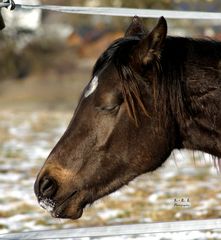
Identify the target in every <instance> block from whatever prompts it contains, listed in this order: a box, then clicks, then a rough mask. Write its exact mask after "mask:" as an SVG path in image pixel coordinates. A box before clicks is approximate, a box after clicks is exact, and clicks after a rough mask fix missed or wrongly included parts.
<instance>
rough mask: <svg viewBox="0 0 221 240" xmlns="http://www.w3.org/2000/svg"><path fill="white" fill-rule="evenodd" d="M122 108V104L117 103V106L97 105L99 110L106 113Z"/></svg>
mask: <svg viewBox="0 0 221 240" xmlns="http://www.w3.org/2000/svg"><path fill="white" fill-rule="evenodd" d="M119 108H120V105H119V104H117V105H115V106H107V107H106V106H105V107H97V110H98V111H100V112H106V113H114V112H117V110H118V109H119Z"/></svg>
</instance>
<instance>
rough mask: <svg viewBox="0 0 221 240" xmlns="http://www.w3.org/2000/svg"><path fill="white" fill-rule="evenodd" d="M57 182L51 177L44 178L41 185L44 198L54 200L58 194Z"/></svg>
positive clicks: (40, 189)
mask: <svg viewBox="0 0 221 240" xmlns="http://www.w3.org/2000/svg"><path fill="white" fill-rule="evenodd" d="M57 189H58V185H57V182H56V181H55V180H54V179H53V178H51V177H44V178H43V179H42V180H41V181H40V184H39V193H40V195H41V196H42V197H47V198H52V197H53V196H54V195H55V193H56V192H57Z"/></svg>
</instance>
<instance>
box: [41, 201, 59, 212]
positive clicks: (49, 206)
mask: <svg viewBox="0 0 221 240" xmlns="http://www.w3.org/2000/svg"><path fill="white" fill-rule="evenodd" d="M39 205H40V206H41V207H42V208H44V209H45V210H46V211H48V212H52V211H53V210H54V207H55V203H54V202H53V201H52V200H51V199H48V198H46V199H43V200H40V201H39Z"/></svg>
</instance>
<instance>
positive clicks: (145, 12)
mask: <svg viewBox="0 0 221 240" xmlns="http://www.w3.org/2000/svg"><path fill="white" fill-rule="evenodd" d="M12 3H14V2H11V1H7V2H3V3H0V8H1V7H9V8H13V9H14V8H15V9H17V8H22V9H41V10H50V11H57V12H61V13H73V14H90V15H105V16H121V17H133V16H135V15H137V16H139V17H143V18H158V17H160V16H164V17H166V18H168V19H200V20H221V13H218V12H197V11H174V10H154V9H136V8H116V7H79V6H57V5H27V4H16V3H14V4H12Z"/></svg>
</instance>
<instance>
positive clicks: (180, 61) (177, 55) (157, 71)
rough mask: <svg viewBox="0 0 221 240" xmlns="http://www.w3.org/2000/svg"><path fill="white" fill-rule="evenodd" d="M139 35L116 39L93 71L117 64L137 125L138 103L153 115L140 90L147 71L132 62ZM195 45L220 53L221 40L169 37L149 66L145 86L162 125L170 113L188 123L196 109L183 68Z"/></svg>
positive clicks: (220, 163)
mask: <svg viewBox="0 0 221 240" xmlns="http://www.w3.org/2000/svg"><path fill="white" fill-rule="evenodd" d="M140 39H141V37H140V36H136V37H127V38H121V39H118V40H116V41H115V42H114V43H112V44H111V45H110V46H109V47H108V48H107V50H106V51H105V52H104V53H103V54H102V55H101V57H100V58H99V59H98V60H97V62H96V64H95V66H94V69H93V75H96V74H97V73H98V72H99V71H100V70H101V69H103V68H105V67H106V66H108V65H109V64H110V63H113V64H114V66H115V67H116V69H117V71H118V73H119V76H120V81H121V84H122V90H123V95H124V100H125V102H126V104H127V109H128V114H129V116H130V117H131V118H132V119H133V120H134V122H135V123H136V125H138V124H139V117H138V114H139V110H138V106H139V107H140V108H141V109H142V111H143V113H144V114H145V115H146V116H148V117H151V112H149V111H148V109H146V107H145V104H144V102H145V99H143V96H142V94H141V92H142V91H143V89H140V88H139V84H138V83H139V81H144V82H145V81H146V82H148V79H147V78H146V76H145V75H144V76H141V75H140V74H138V73H137V72H136V71H135V70H134V66H132V64H131V55H132V51H133V50H134V48H135V47H136V45H137V44H138V42H139V41H140ZM193 49H194V51H197V53H199V54H200V53H202V51H204V53H203V55H204V56H209V55H211V54H212V56H217V54H218V55H221V51H220V52H219V53H217V51H216V50H217V49H221V44H220V43H217V42H215V41H210V40H194V39H191V38H182V37H167V39H166V42H165V46H164V48H163V50H162V53H161V56H160V58H159V59H155V61H153V63H152V64H151V66H149V67H152V70H153V75H152V76H151V77H152V78H153V79H150V80H151V84H148V83H146V86H147V87H150V86H151V85H152V92H153V98H154V99H153V101H154V105H155V110H157V111H158V119H159V124H161V126H162V124H165V123H166V121H167V120H168V119H167V116H168V114H171V115H172V116H174V118H175V119H176V121H180V122H184V124H185V122H186V120H187V119H188V118H189V117H190V116H191V115H192V112H193V111H194V110H193V109H192V107H191V104H190V99H189V96H188V94H187V89H186V80H185V76H184V72H185V71H184V69H185V68H186V67H188V64H190V63H188V62H187V56H188V57H190V55H191V53H190V52H189V51H193ZM219 57H220V56H219ZM190 58H191V57H190ZM190 61H191V59H190ZM144 70H145V69H144ZM144 72H145V71H144ZM165 103H167V104H165ZM137 105H138V106H137ZM162 119H163V121H162ZM176 121H175V122H176ZM214 164H215V167H216V168H217V169H219V170H220V171H221V160H220V159H219V158H216V157H214Z"/></svg>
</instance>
